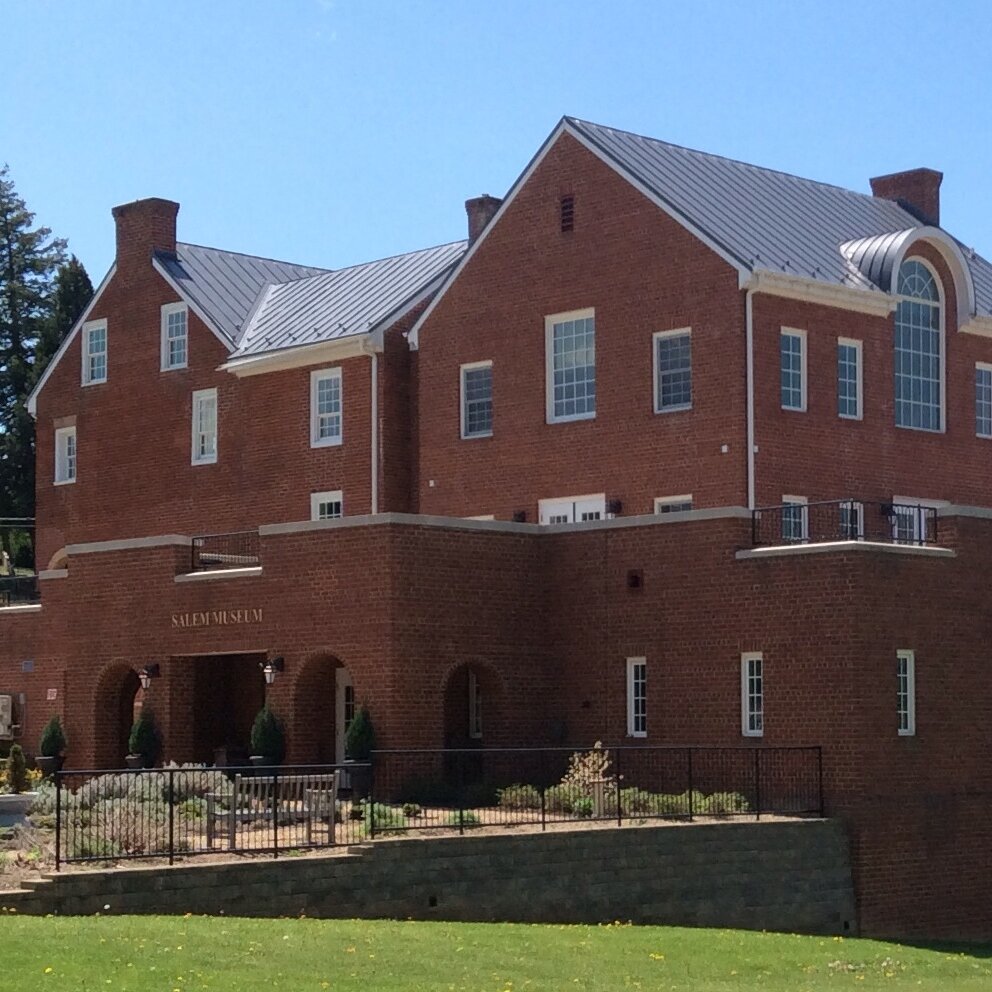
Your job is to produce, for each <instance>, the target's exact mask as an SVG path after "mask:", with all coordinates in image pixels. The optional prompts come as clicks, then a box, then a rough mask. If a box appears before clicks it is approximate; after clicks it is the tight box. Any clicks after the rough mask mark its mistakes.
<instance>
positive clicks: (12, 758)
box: [7, 744, 29, 793]
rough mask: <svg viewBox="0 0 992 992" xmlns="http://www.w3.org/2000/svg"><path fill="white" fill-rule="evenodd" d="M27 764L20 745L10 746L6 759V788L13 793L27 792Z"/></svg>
mask: <svg viewBox="0 0 992 992" xmlns="http://www.w3.org/2000/svg"><path fill="white" fill-rule="evenodd" d="M28 784H29V783H28V763H27V761H26V760H25V758H24V751H23V749H22V748H21V745H20V744H12V745H11V747H10V754H9V755H8V757H7V788H8V789H10V791H11V792H13V793H18V792H27V791H28Z"/></svg>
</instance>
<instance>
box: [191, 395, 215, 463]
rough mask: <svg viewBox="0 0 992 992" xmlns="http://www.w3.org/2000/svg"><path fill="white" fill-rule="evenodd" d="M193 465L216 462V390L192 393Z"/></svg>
mask: <svg viewBox="0 0 992 992" xmlns="http://www.w3.org/2000/svg"><path fill="white" fill-rule="evenodd" d="M192 461H193V464H194V465H212V464H213V463H214V462H216V461H217V390H216V389H198V390H196V392H195V393H193V455H192Z"/></svg>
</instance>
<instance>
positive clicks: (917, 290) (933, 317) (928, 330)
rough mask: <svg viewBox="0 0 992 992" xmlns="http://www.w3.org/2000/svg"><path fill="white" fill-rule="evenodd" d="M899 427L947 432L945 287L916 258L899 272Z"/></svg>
mask: <svg viewBox="0 0 992 992" xmlns="http://www.w3.org/2000/svg"><path fill="white" fill-rule="evenodd" d="M896 293H897V295H898V297H899V302H898V303H897V305H896V317H895V327H896V340H895V377H896V381H895V391H896V426H897V427H915V428H917V429H918V430H925V431H939V430H942V429H943V416H942V411H943V395H942V394H943V380H944V367H943V321H942V318H941V310H940V288H939V286H938V285H937V279H936V277H935V276H934V274H933V272H932V271H931V270H930V269H929V268H928V267H927V266H926V264H925V263H923V262H922V261H920V260H919V259H916V258H910V259H907V260H906V261H905V262H903V264H902V266H901V267H900V268H899V279H898V281H897V285H896Z"/></svg>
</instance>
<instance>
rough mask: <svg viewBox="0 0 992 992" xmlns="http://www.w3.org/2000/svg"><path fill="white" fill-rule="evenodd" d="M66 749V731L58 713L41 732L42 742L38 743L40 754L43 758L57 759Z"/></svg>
mask: <svg viewBox="0 0 992 992" xmlns="http://www.w3.org/2000/svg"><path fill="white" fill-rule="evenodd" d="M65 749H66V739H65V731H64V730H63V729H62V721H61V720H60V719H59V717H58V714H57V713H56V714H55V715H54V716H52V717H51V719H50V720H49V721H48V723H46V724H45V729H44V730H43V731H42V732H41V740H40V741H39V742H38V753H39V754H40V755H41V756H42V757H43V758H57V757H58V756H59V755H60V754H63V753H64V752H65Z"/></svg>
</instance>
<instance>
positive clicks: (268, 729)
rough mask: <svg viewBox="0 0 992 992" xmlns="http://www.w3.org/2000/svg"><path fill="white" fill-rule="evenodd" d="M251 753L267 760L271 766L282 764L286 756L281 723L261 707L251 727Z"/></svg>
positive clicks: (284, 736)
mask: <svg viewBox="0 0 992 992" xmlns="http://www.w3.org/2000/svg"><path fill="white" fill-rule="evenodd" d="M251 753H252V754H253V755H257V756H258V757H262V758H267V759H268V760H269V761H270V762H271V763H272V764H274V765H280V764H282V759H283V758H284V757H285V756H286V735H285V732H284V731H283V728H282V722H281V721H280V720H279V718H278V717H277V716H276V715H275V713H273V712H272V710H270V709H269V707H268V706H263V707H262V708H261V709H260V710H259V711H258V714H257V715H256V717H255V722H254V723H253V724H252V725H251Z"/></svg>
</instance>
